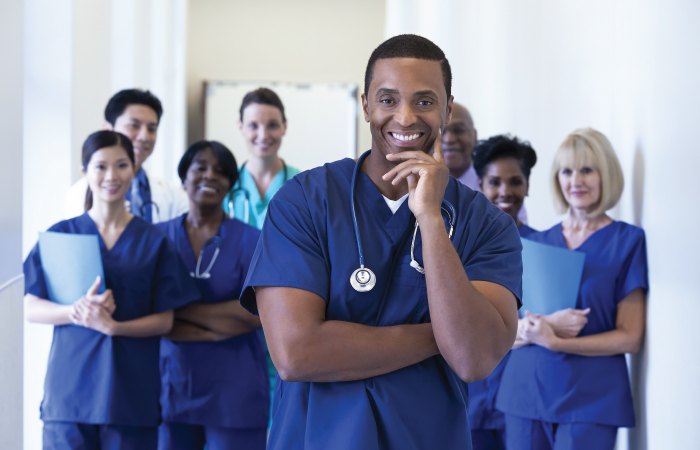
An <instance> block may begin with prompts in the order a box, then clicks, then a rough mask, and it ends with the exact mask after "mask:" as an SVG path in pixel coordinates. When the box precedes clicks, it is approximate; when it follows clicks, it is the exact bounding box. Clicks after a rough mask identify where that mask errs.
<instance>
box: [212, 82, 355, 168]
mask: <svg viewBox="0 0 700 450" xmlns="http://www.w3.org/2000/svg"><path fill="white" fill-rule="evenodd" d="M259 87H267V88H270V89H272V90H273V91H275V92H276V93H277V95H279V97H280V99H281V100H282V104H284V113H285V116H286V118H287V133H286V134H285V136H284V138H283V140H282V146H281V147H280V152H279V155H280V157H281V158H282V159H284V161H285V162H286V163H287V164H289V165H290V166H292V167H296V168H297V169H300V170H302V171H303V170H308V169H311V168H314V167H318V166H321V165H323V164H325V163H327V162H331V161H337V160H339V159H343V158H348V157H349V158H355V156H356V149H357V110H358V109H357V85H354V84H332V83H308V84H300V83H275V82H269V81H268V82H264V81H260V82H254V81H253V82H251V81H245V82H239V81H209V82H207V83H206V85H205V93H206V95H205V100H204V137H205V139H206V140H209V141H219V142H221V143H223V144H224V145H225V146H227V147H228V148H229V149H230V150H231V151H232V152H233V154H234V156H235V157H236V162H237V163H238V165H239V166H240V165H241V164H243V162H244V161H246V160H247V159H248V150H247V148H246V146H245V142H244V140H243V136H242V135H241V132H240V130H239V129H238V119H239V108H240V106H241V102H242V101H243V97H244V96H245V95H246V94H247V93H248V92H250V91H253V90H255V89H257V88H259Z"/></svg>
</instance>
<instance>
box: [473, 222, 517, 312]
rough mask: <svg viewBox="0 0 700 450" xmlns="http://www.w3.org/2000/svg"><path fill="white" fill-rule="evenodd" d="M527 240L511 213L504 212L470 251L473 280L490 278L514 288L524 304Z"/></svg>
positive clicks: (508, 287) (512, 290)
mask: <svg viewBox="0 0 700 450" xmlns="http://www.w3.org/2000/svg"><path fill="white" fill-rule="evenodd" d="M522 249H523V244H522V243H521V242H520V234H519V233H518V228H517V227H516V226H515V223H513V219H511V217H510V216H508V215H505V214H501V215H499V216H498V217H497V219H496V220H495V221H494V222H493V224H492V225H491V227H490V228H489V229H488V230H487V231H486V232H485V233H483V236H482V237H481V238H480V242H478V243H477V245H476V246H475V247H474V248H473V249H472V250H471V251H470V252H469V255H467V261H466V263H465V264H464V270H465V271H466V272H467V276H468V277H469V280H471V281H489V282H492V283H496V284H500V285H501V286H503V287H505V288H507V289H508V290H510V291H511V292H512V293H513V295H515V298H516V300H517V301H518V309H520V307H521V306H522V305H523V304H522V301H521V299H522V296H523V282H522V274H523V260H522V255H521V252H522Z"/></svg>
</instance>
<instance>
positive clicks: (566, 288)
mask: <svg viewBox="0 0 700 450" xmlns="http://www.w3.org/2000/svg"><path fill="white" fill-rule="evenodd" d="M521 241H522V243H523V253H522V255H523V307H522V309H521V311H522V313H521V316H524V314H525V313H524V311H530V312H531V313H532V314H551V313H553V312H556V311H559V310H561V309H566V308H576V300H577V299H578V292H579V288H580V287H581V275H583V264H584V262H585V260H586V254H585V253H582V252H577V251H575V250H569V249H566V248H561V247H555V246H553V245H548V244H542V243H540V242H535V241H531V240H529V239H526V238H521Z"/></svg>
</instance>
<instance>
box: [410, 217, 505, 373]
mask: <svg viewBox="0 0 700 450" xmlns="http://www.w3.org/2000/svg"><path fill="white" fill-rule="evenodd" d="M420 230H421V238H422V241H423V244H422V245H423V260H424V264H425V278H426V284H427V288H428V304H429V307H430V318H431V321H432V323H433V332H434V333H435V340H436V342H437V345H438V348H439V349H440V353H441V354H442V355H443V357H444V358H445V359H446V360H447V362H448V364H449V365H450V367H452V369H453V370H454V371H455V372H456V373H457V374H458V375H459V376H460V378H462V379H463V380H465V381H476V380H478V379H483V378H484V377H486V376H488V374H489V373H490V372H491V371H492V370H493V368H494V367H496V365H497V364H498V362H499V361H500V360H501V358H503V356H504V355H505V354H506V353H507V352H508V350H509V349H510V348H511V346H512V345H513V342H514V340H515V332H516V329H517V310H516V308H515V306H516V304H515V300H514V299H513V303H512V305H509V308H508V311H509V312H507V313H508V314H512V315H513V320H512V322H513V326H512V327H510V326H508V324H507V323H506V321H505V320H504V317H503V316H502V314H501V312H499V310H498V309H497V308H496V307H495V306H494V304H492V302H491V301H489V300H488V299H487V298H486V296H484V295H483V294H482V293H481V292H479V291H478V290H477V289H476V288H475V286H474V284H473V283H472V282H470V280H469V278H468V277H467V274H466V272H465V271H464V266H463V265H462V262H461V260H460V258H459V256H458V255H457V252H456V251H455V249H454V246H453V244H452V242H451V241H450V239H449V238H448V236H447V232H446V231H445V226H444V222H443V221H442V217H439V218H435V219H433V220H424V223H421V225H420ZM481 283H484V282H481ZM511 295H512V294H511ZM511 328H512V329H511Z"/></svg>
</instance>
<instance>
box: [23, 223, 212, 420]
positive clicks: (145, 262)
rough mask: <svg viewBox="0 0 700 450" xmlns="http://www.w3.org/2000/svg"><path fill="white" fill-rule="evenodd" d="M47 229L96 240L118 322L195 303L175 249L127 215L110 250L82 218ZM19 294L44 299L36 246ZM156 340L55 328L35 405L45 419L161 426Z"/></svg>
mask: <svg viewBox="0 0 700 450" xmlns="http://www.w3.org/2000/svg"><path fill="white" fill-rule="evenodd" d="M49 231H56V232H61V233H74V234H94V235H97V236H98V238H99V241H100V251H101V254H102V265H103V266H104V273H105V285H106V288H108V289H112V292H113V294H114V301H115V303H116V305H117V309H116V310H115V312H114V314H113V317H114V319H115V320H117V321H120V322H121V321H126V320H133V319H138V318H139V317H143V316H148V315H150V314H155V313H159V312H163V311H168V310H171V309H175V308H179V307H181V306H184V305H186V304H188V303H191V302H193V301H196V300H197V299H199V291H197V288H196V286H195V285H194V283H192V281H191V279H190V278H189V275H188V272H187V269H185V266H184V265H183V264H182V261H181V260H180V257H179V256H178V254H177V251H176V250H175V246H174V245H173V244H172V242H170V241H169V240H168V238H167V237H166V236H165V234H163V232H162V231H160V230H159V229H158V228H156V227H155V226H153V225H151V224H150V223H148V222H146V221H144V220H142V219H139V218H138V217H134V218H133V219H131V221H130V222H129V224H128V225H127V226H126V228H125V229H124V231H123V232H122V234H121V236H119V239H118V240H117V242H116V243H115V244H114V247H112V249H111V250H107V248H106V247H105V243H104V241H103V240H102V237H101V236H100V234H99V232H98V230H97V227H96V226H95V223H94V222H93V221H92V219H91V218H90V216H89V215H88V214H87V213H85V214H83V215H81V216H78V217H74V218H72V219H68V220H64V221H62V222H59V223H57V224H55V225H53V226H52V227H51V228H49ZM24 277H25V279H24V286H25V288H24V290H25V293H27V294H33V295H36V296H37V297H39V298H44V299H46V298H48V293H47V290H46V282H45V280H44V275H43V272H42V270H41V256H40V253H39V245H38V244H37V245H36V246H35V247H34V249H33V250H32V251H31V253H30V254H29V256H28V257H27V259H26V261H25V262H24ZM159 348H160V336H153V337H149V338H131V337H123V336H113V337H112V336H106V335H104V334H102V333H100V332H99V331H95V330H92V329H89V328H83V327H78V326H73V325H62V326H55V327H54V333H53V342H52V344H51V353H50V354H49V364H48V368H47V371H46V381H45V384H44V400H43V401H42V403H41V419H42V420H44V421H62V422H81V423H91V424H114V425H129V426H139V427H155V426H158V424H159V423H160V405H159V398H158V397H159V393H160V370H159V367H158V366H159V363H158V359H159V357H158V352H159Z"/></svg>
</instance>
